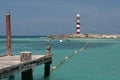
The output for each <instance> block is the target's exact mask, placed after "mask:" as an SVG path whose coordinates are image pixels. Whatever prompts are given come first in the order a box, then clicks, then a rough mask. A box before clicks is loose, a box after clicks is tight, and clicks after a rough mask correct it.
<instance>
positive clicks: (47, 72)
mask: <svg viewBox="0 0 120 80" xmlns="http://www.w3.org/2000/svg"><path fill="white" fill-rule="evenodd" d="M50 53H51V47H50V45H48V46H47V47H46V55H50ZM51 63H52V60H51V61H49V62H47V63H45V67H44V77H45V78H46V77H49V76H50V64H51Z"/></svg>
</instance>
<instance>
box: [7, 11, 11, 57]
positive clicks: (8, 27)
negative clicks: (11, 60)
mask: <svg viewBox="0 0 120 80" xmlns="http://www.w3.org/2000/svg"><path fill="white" fill-rule="evenodd" d="M6 36H7V37H6V38H7V56H11V55H12V54H11V27H10V13H9V12H7V13H6Z"/></svg>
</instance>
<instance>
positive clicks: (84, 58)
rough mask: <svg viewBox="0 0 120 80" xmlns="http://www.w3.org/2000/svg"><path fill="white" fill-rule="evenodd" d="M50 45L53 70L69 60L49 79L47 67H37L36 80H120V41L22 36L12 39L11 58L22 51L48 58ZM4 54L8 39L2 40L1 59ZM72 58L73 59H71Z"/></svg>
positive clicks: (16, 77) (17, 75)
mask: <svg viewBox="0 0 120 80" xmlns="http://www.w3.org/2000/svg"><path fill="white" fill-rule="evenodd" d="M48 41H49V44H50V45H51V53H52V54H53V62H52V65H51V68H52V66H57V65H58V64H60V62H61V61H63V60H64V58H65V57H67V59H68V60H66V61H65V62H64V63H63V64H61V65H60V66H59V67H57V69H56V70H55V71H54V72H51V75H50V77H49V78H47V79H44V78H43V75H44V65H40V66H37V67H36V68H35V69H34V72H33V78H34V80H120V39H88V38H85V39H80V38H76V39H75V38H74V39H73V38H70V39H63V40H59V39H48V38H47V37H40V36H19V37H12V54H14V55H16V54H17V55H18V54H20V52H22V51H31V52H32V54H33V55H34V54H45V53H46V45H47V42H48ZM86 43H88V44H87V45H85V44H86ZM83 46H84V49H83V50H82V51H80V49H81V48H83ZM5 53H6V38H5V37H0V55H3V54H5ZM71 54H73V55H72V57H71V58H68V56H70V55H71ZM0 65H1V64H0ZM3 80H7V79H3ZM15 80H21V74H20V73H18V74H16V75H15Z"/></svg>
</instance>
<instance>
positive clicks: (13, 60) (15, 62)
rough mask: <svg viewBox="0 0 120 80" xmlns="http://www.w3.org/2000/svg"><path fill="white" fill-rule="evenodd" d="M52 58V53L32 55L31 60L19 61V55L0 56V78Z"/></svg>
mask: <svg viewBox="0 0 120 80" xmlns="http://www.w3.org/2000/svg"><path fill="white" fill-rule="evenodd" d="M51 60H52V55H32V60H30V61H26V62H21V61H20V55H14V56H5V57H0V79H2V78H6V77H8V76H11V75H13V74H16V73H19V72H22V71H25V70H29V69H31V68H34V67H35V66H38V65H41V64H45V63H47V62H50V61H51Z"/></svg>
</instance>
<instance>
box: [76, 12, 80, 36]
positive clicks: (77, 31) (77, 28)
mask: <svg viewBox="0 0 120 80" xmlns="http://www.w3.org/2000/svg"><path fill="white" fill-rule="evenodd" d="M76 34H80V14H77V16H76Z"/></svg>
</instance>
